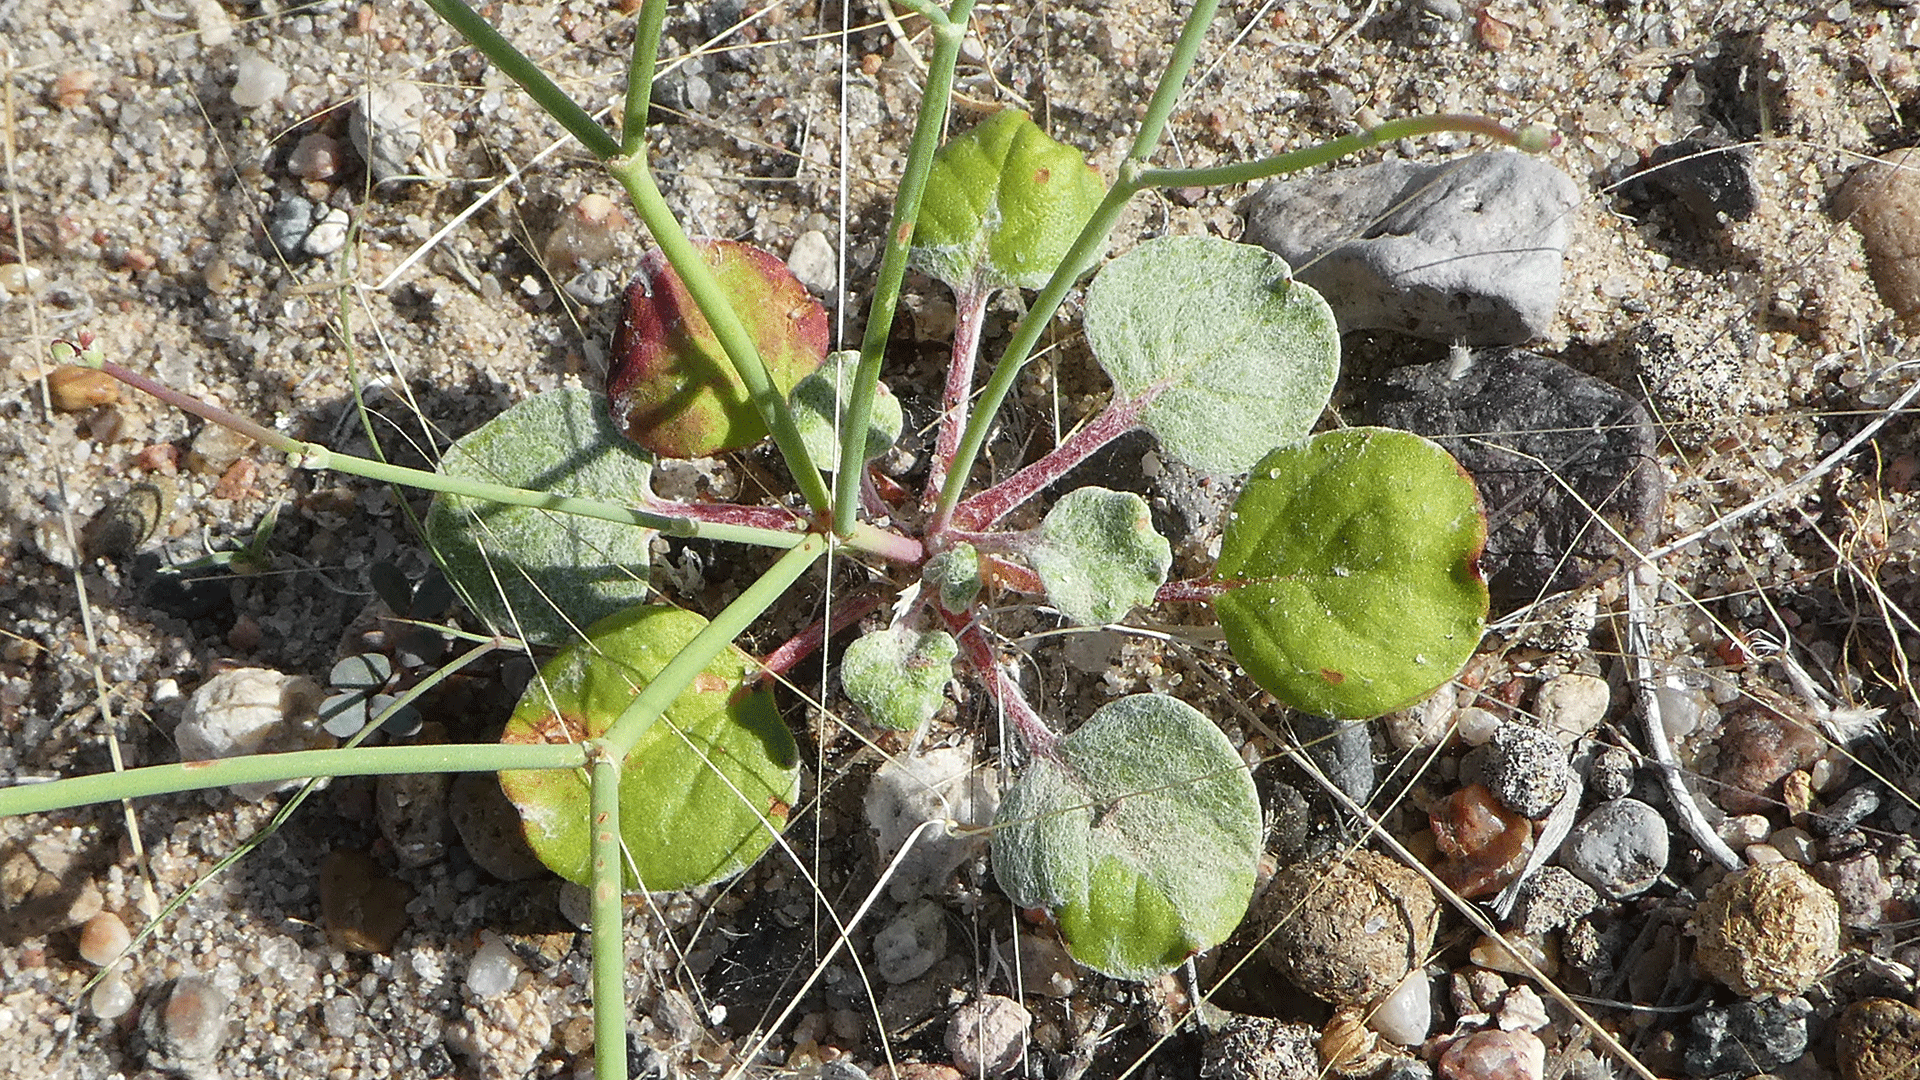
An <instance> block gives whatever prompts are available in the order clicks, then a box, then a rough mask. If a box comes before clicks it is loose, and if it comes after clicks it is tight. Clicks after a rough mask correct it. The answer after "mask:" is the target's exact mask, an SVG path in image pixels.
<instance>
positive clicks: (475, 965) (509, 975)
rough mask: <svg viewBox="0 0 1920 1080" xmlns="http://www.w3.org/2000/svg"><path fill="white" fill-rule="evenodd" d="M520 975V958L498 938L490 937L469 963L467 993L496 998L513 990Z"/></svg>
mask: <svg viewBox="0 0 1920 1080" xmlns="http://www.w3.org/2000/svg"><path fill="white" fill-rule="evenodd" d="M519 975H520V958H519V957H518V956H515V955H514V952H513V949H512V948H510V947H508V945H507V943H506V942H504V941H501V940H500V939H499V938H498V937H494V936H491V935H489V936H488V937H487V940H486V943H485V944H483V945H481V946H480V951H478V952H476V953H474V954H473V959H472V960H470V961H468V963H467V993H469V994H472V995H474V996H475V997H495V996H497V995H500V994H504V993H506V992H507V991H509V990H511V989H513V983H514V980H515V979H517V978H518V977H519Z"/></svg>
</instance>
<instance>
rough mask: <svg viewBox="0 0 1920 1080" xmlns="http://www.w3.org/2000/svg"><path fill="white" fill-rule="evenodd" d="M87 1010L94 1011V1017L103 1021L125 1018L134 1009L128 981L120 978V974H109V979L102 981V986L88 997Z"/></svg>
mask: <svg viewBox="0 0 1920 1080" xmlns="http://www.w3.org/2000/svg"><path fill="white" fill-rule="evenodd" d="M87 1008H89V1009H91V1010H93V1015H95V1016H97V1017H99V1018H100V1019H102V1020H112V1019H115V1018H116V1017H121V1016H125V1015H127V1012H128V1011H129V1010H131V1009H132V1008H133V991H132V990H131V989H129V988H128V986H127V981H126V980H125V979H123V978H121V977H120V973H119V972H117V971H112V972H108V973H107V977H106V978H104V979H101V980H100V985H98V986H96V987H94V988H93V993H92V994H90V995H88V997H87Z"/></svg>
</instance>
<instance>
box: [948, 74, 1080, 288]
mask: <svg viewBox="0 0 1920 1080" xmlns="http://www.w3.org/2000/svg"><path fill="white" fill-rule="evenodd" d="M1106 194H1107V185H1106V182H1105V181H1103V180H1101V179H1100V173H1099V171H1098V170H1096V169H1094V167H1093V166H1091V165H1089V164H1087V159H1086V158H1085V157H1084V156H1083V155H1082V154H1081V153H1080V151H1078V150H1075V149H1074V148H1073V147H1071V146H1067V145H1065V144H1064V143H1059V142H1055V141H1054V140H1053V139H1051V138H1049V137H1048V136H1047V133H1046V132H1044V131H1041V130H1040V127H1039V125H1037V124H1035V123H1034V122H1033V120H1032V119H1031V118H1030V117H1028V116H1027V114H1026V113H1024V112H1021V111H1020V110H1018V109H1006V110H1003V111H1001V112H997V113H995V114H993V115H992V116H990V117H988V118H987V119H986V120H985V121H984V122H982V123H981V124H980V126H979V127H976V128H974V129H973V130H972V131H969V132H968V133H966V134H965V135H962V136H960V137H959V138H956V139H953V140H952V141H950V142H948V143H947V144H946V145H945V146H942V147H941V148H940V149H939V151H938V152H937V153H935V154H934V158H933V171H932V172H931V173H930V174H929V175H928V177H927V194H926V199H925V201H924V202H923V203H922V204H921V207H920V221H919V223H918V225H917V226H916V227H915V229H914V233H913V256H912V261H913V265H914V267H915V268H916V269H919V270H923V271H925V272H926V273H928V274H930V275H932V276H933V277H936V278H938V279H940V280H941V281H944V282H946V283H947V285H948V286H949V287H951V288H953V289H954V290H955V291H960V290H962V289H963V288H969V287H985V288H990V289H1004V288H1012V287H1015V286H1018V287H1020V288H1025V289H1037V288H1040V287H1041V286H1042V285H1045V284H1046V283H1047V279H1048V278H1050V277H1052V276H1053V272H1054V270H1055V269H1056V268H1057V267H1059V265H1060V261H1061V260H1062V259H1064V258H1066V257H1067V249H1068V248H1070V247H1072V246H1073V241H1074V239H1075V238H1076V237H1078V236H1079V235H1080V230H1081V228H1082V227H1084V226H1085V225H1086V223H1087V219H1088V218H1090V217H1092V216H1093V212H1094V210H1095V209H1097V208H1098V207H1099V205H1100V200H1101V199H1103V198H1105V197H1106Z"/></svg>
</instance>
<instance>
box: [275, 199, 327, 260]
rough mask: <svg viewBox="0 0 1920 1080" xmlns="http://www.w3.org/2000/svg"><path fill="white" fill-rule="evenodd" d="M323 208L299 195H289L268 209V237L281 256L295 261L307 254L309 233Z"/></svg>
mask: <svg viewBox="0 0 1920 1080" xmlns="http://www.w3.org/2000/svg"><path fill="white" fill-rule="evenodd" d="M321 212H322V211H321V209H320V208H319V207H317V206H315V205H314V204H313V203H312V202H310V201H308V200H306V199H303V198H301V197H300V196H298V195H289V196H287V197H286V198H284V199H281V200H279V201H278V202H276V203H274V204H273V208H272V209H270V210H268V211H267V239H268V240H269V241H271V242H272V244H273V246H274V247H275V248H277V249H278V250H279V252H280V255H281V257H283V258H285V259H287V260H289V261H295V260H299V259H302V258H305V257H306V255H307V248H306V244H307V234H308V233H310V232H312V231H313V222H314V218H315V217H316V216H317V215H319V214H320V213H321Z"/></svg>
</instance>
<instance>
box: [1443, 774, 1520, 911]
mask: <svg viewBox="0 0 1920 1080" xmlns="http://www.w3.org/2000/svg"><path fill="white" fill-rule="evenodd" d="M1427 820H1428V822H1429V823H1430V824H1431V825H1432V827H1433V836H1434V843H1435V845H1436V846H1437V847H1438V848H1439V849H1440V853H1441V854H1442V855H1445V856H1446V859H1445V860H1444V861H1443V862H1441V864H1440V865H1439V866H1437V867H1435V868H1434V872H1435V873H1436V874H1438V875H1440V879H1441V880H1442V881H1445V882H1446V883H1447V885H1448V886H1449V887H1451V888H1452V889H1453V890H1454V891H1456V892H1458V893H1459V894H1460V895H1461V896H1464V897H1466V898H1467V899H1469V900H1472V899H1477V898H1479V897H1482V896H1491V895H1493V894H1494V893H1496V892H1499V891H1500V890H1501V889H1502V888H1503V887H1505V885H1506V883H1507V882H1509V881H1511V880H1513V875H1515V874H1517V873H1519V872H1520V867H1521V866H1522V865H1524V864H1525V863H1526V859H1527V855H1528V853H1529V852H1531V851H1532V850H1533V826H1532V823H1530V822H1529V821H1527V820H1526V819H1525V818H1523V817H1521V816H1520V815H1518V814H1516V813H1514V812H1513V811H1511V810H1508V809H1507V808H1506V807H1504V806H1502V805H1500V802H1499V800H1497V799H1495V798H1494V797H1493V793H1492V792H1491V791H1488V790H1487V788H1486V787H1485V785H1482V784H1469V785H1468V786H1466V787H1464V788H1462V789H1460V790H1459V791H1456V792H1454V793H1453V794H1451V795H1449V796H1447V797H1446V798H1444V799H1442V800H1440V801H1439V802H1437V803H1435V804H1434V805H1433V809H1431V810H1429V811H1428V812H1427Z"/></svg>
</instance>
